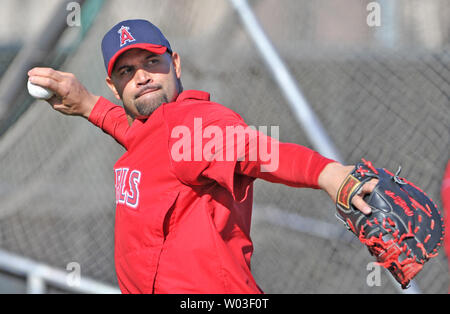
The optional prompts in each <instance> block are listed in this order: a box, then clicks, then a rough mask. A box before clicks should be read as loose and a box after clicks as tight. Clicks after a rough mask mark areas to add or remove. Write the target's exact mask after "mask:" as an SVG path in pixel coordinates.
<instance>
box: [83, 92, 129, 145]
mask: <svg viewBox="0 0 450 314" xmlns="http://www.w3.org/2000/svg"><path fill="white" fill-rule="evenodd" d="M89 121H90V122H91V123H93V124H94V125H96V126H98V127H99V128H101V129H102V130H103V132H105V133H107V134H109V135H111V136H112V137H113V138H114V139H115V140H116V141H117V142H118V143H119V144H120V145H122V146H124V147H125V148H127V145H126V134H127V131H128V130H129V128H130V126H129V124H128V119H127V115H126V113H125V110H124V109H123V108H122V107H121V106H118V105H116V104H113V103H112V102H110V101H109V100H107V99H106V98H103V97H100V99H99V100H98V101H97V103H96V104H95V106H94V108H93V109H92V112H91V114H90V115H89Z"/></svg>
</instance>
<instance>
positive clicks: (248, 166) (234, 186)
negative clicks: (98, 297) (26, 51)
mask: <svg viewBox="0 0 450 314" xmlns="http://www.w3.org/2000/svg"><path fill="white" fill-rule="evenodd" d="M101 47H102V52H103V57H104V62H105V68H106V71H107V77H106V83H107V85H108V86H109V88H110V89H111V91H112V92H113V94H114V95H115V97H116V98H117V99H118V100H120V101H121V102H122V103H123V107H122V106H117V105H115V104H113V103H111V102H109V101H108V100H107V99H105V98H104V97H100V96H96V95H93V94H92V93H90V92H89V91H88V90H87V89H86V88H85V87H84V86H83V85H82V84H81V83H80V82H79V81H78V80H77V79H76V77H75V76H74V75H73V74H71V73H64V72H60V71H56V70H53V69H51V68H34V69H32V70H31V71H30V72H29V73H28V75H29V79H30V81H31V82H32V83H33V84H37V85H40V86H42V87H45V88H48V89H50V90H51V91H53V92H54V93H55V96H54V97H52V98H51V99H49V100H48V102H49V103H50V104H51V105H52V107H53V108H54V109H55V110H56V111H59V112H61V113H63V114H67V115H74V116H82V117H84V118H86V119H88V120H89V121H90V122H91V123H93V124H94V125H96V126H98V127H99V128H100V129H102V130H103V131H104V132H105V133H107V134H109V135H110V136H112V137H113V138H114V139H115V140H116V141H117V142H118V143H119V144H121V145H122V146H123V147H124V148H125V149H126V152H125V153H124V154H123V156H122V157H121V158H120V159H119V160H118V161H117V163H116V164H115V166H114V173H115V192H116V204H117V206H116V223H115V265H116V272H117V277H118V282H119V285H120V289H121V291H122V292H123V293H262V290H261V289H260V287H259V286H258V285H257V283H256V282H255V280H254V278H253V276H252V273H251V270H250V259H251V256H252V252H253V245H252V240H251V238H250V224H251V215H252V203H253V193H252V191H253V182H254V180H255V179H257V178H261V179H264V180H267V181H270V182H274V183H282V184H285V185H289V186H292V187H308V188H313V189H322V190H324V191H325V192H327V193H328V195H329V196H330V197H331V199H332V201H335V200H336V194H337V191H338V189H339V187H340V185H341V184H342V182H343V181H344V179H345V178H346V177H347V175H348V174H349V173H350V172H351V171H352V169H353V168H354V166H343V165H341V164H339V163H337V162H335V161H333V160H330V159H328V158H325V157H323V156H321V155H320V154H318V153H317V152H315V151H313V150H311V149H309V148H306V147H303V146H300V145H297V144H292V143H281V142H279V141H277V140H276V139H274V138H271V137H268V136H266V135H264V134H262V133H260V132H257V131H255V130H254V131H252V130H250V131H249V128H248V126H247V125H246V123H245V122H244V120H243V119H242V117H241V116H239V115H238V114H237V113H235V112H234V111H232V110H230V109H228V108H226V107H224V106H222V105H220V104H217V103H214V102H212V101H210V95H209V94H208V93H206V92H203V91H197V90H183V86H182V83H181V59H180V56H179V54H178V53H177V52H175V51H173V50H172V48H171V46H170V44H169V42H168V40H167V39H166V38H165V37H164V35H163V34H162V33H161V31H160V30H159V29H158V28H157V27H156V26H154V25H153V24H151V23H150V22H148V21H145V20H127V21H123V22H120V23H118V24H117V25H115V26H114V27H113V28H112V29H111V30H110V31H109V32H108V33H107V34H106V35H105V36H104V38H103V41H102V45H101ZM230 130H234V131H236V130H241V131H242V130H245V132H247V133H245V134H246V135H249V136H245V137H240V140H235V141H232V140H230V138H235V137H236V138H239V135H240V133H239V132H235V133H233V136H231V137H229V138H227V136H228V135H229V133H230ZM235 135H236V136H235ZM255 143H258V144H261V143H266V144H267V147H271V148H272V149H271V152H277V154H274V156H275V155H276V156H275V157H276V159H277V160H276V163H275V165H276V166H273V165H274V164H273V163H272V164H270V162H271V161H270V160H268V158H261V156H260V155H259V154H257V153H258V149H256V148H255V147H256V146H255ZM255 151H256V154H254V153H255ZM252 156H253V157H254V158H249V157H252ZM255 156H256V157H255ZM274 156H272V157H273V158H275V157H274ZM375 185H376V180H372V181H369V182H368V183H365V184H364V185H363V188H362V190H361V193H360V194H358V195H356V196H355V197H354V198H353V200H352V202H353V205H354V206H355V207H357V208H358V209H359V210H360V211H362V212H363V213H365V214H369V213H370V211H371V208H370V207H369V206H368V205H367V203H366V202H365V201H364V200H363V196H364V195H365V194H368V193H370V192H371V191H372V190H373V188H374V186H375Z"/></svg>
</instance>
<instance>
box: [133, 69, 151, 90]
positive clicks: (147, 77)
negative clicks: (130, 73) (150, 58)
mask: <svg viewBox="0 0 450 314" xmlns="http://www.w3.org/2000/svg"><path fill="white" fill-rule="evenodd" d="M134 79H135V81H136V85H138V86H141V85H147V84H148V83H150V82H151V81H152V75H151V73H149V72H147V71H145V70H143V69H138V70H137V71H136V73H135V75H134Z"/></svg>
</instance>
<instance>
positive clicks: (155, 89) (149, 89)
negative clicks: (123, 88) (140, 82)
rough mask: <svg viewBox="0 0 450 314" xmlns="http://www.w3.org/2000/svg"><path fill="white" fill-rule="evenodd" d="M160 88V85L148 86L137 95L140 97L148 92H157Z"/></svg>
mask: <svg viewBox="0 0 450 314" xmlns="http://www.w3.org/2000/svg"><path fill="white" fill-rule="evenodd" d="M159 89H160V88H159V87H148V88H145V89H144V90H142V91H141V92H139V93H138V94H137V95H136V98H139V97H142V96H144V95H147V94H150V93H153V92H156V91H157V90H159Z"/></svg>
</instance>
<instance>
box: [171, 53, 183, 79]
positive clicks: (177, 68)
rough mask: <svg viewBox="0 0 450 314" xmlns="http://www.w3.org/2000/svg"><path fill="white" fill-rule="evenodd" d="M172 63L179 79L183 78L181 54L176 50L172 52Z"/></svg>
mask: <svg viewBox="0 0 450 314" xmlns="http://www.w3.org/2000/svg"><path fill="white" fill-rule="evenodd" d="M172 63H173V67H174V69H175V73H176V75H177V79H180V78H181V59H180V55H179V54H178V53H176V52H173V53H172Z"/></svg>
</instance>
